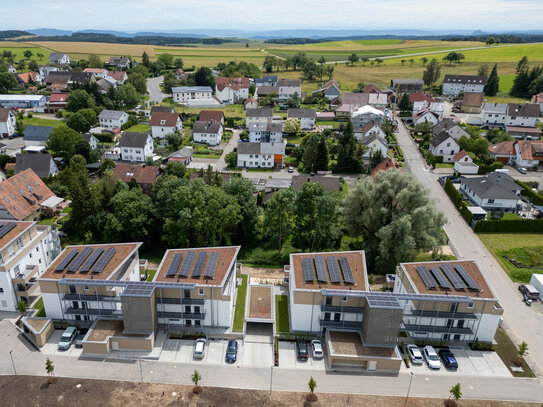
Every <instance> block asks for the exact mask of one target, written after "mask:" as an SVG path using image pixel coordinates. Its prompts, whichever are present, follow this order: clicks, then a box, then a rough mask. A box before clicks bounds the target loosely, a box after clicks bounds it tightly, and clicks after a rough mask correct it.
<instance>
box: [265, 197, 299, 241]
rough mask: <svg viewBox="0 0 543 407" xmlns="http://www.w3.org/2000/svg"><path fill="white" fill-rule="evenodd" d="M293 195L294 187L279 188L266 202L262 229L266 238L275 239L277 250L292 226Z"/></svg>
mask: <svg viewBox="0 0 543 407" xmlns="http://www.w3.org/2000/svg"><path fill="white" fill-rule="evenodd" d="M295 197H296V193H295V192H294V189H292V188H288V189H280V190H279V191H277V192H276V193H274V194H273V195H272V197H271V198H270V199H269V200H268V201H267V202H266V209H265V210H264V219H263V223H262V230H263V233H264V235H265V236H266V237H267V238H268V239H270V240H275V241H277V245H278V248H279V251H281V248H282V247H283V243H284V242H285V240H286V239H287V237H288V236H289V235H290V232H291V230H292V227H293V221H294V199H295Z"/></svg>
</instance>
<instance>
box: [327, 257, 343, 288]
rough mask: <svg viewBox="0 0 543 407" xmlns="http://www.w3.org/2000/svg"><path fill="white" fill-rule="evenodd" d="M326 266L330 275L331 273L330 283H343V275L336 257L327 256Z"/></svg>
mask: <svg viewBox="0 0 543 407" xmlns="http://www.w3.org/2000/svg"><path fill="white" fill-rule="evenodd" d="M326 264H327V265H328V273H330V281H331V282H332V283H341V273H340V272H339V267H338V264H337V260H336V258H335V256H326Z"/></svg>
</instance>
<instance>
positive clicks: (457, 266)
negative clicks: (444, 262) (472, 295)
mask: <svg viewBox="0 0 543 407" xmlns="http://www.w3.org/2000/svg"><path fill="white" fill-rule="evenodd" d="M454 268H455V269H456V271H457V272H458V274H459V275H460V277H461V278H462V279H463V280H464V281H465V282H466V284H467V285H468V288H469V289H470V290H473V291H480V289H479V286H478V285H477V283H476V282H475V280H474V279H473V278H471V276H470V275H469V274H468V272H467V271H466V269H465V268H464V266H462V265H461V264H455V265H454Z"/></svg>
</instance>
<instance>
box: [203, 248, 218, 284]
mask: <svg viewBox="0 0 543 407" xmlns="http://www.w3.org/2000/svg"><path fill="white" fill-rule="evenodd" d="M218 261H219V252H211V253H210V254H209V260H208V261H207V265H206V271H205V273H204V277H207V278H213V277H215V270H217V263H218Z"/></svg>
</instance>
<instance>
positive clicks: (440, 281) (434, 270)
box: [430, 266, 451, 290]
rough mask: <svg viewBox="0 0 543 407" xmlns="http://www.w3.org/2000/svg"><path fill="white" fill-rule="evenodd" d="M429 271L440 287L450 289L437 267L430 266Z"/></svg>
mask: <svg viewBox="0 0 543 407" xmlns="http://www.w3.org/2000/svg"><path fill="white" fill-rule="evenodd" d="M430 272H431V273H432V275H433V276H434V278H435V279H436V281H437V285H438V286H439V287H440V288H443V289H445V290H450V289H451V285H450V284H449V281H448V280H447V279H446V278H445V276H444V275H443V273H442V272H441V270H440V269H438V268H437V267H435V266H430Z"/></svg>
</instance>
